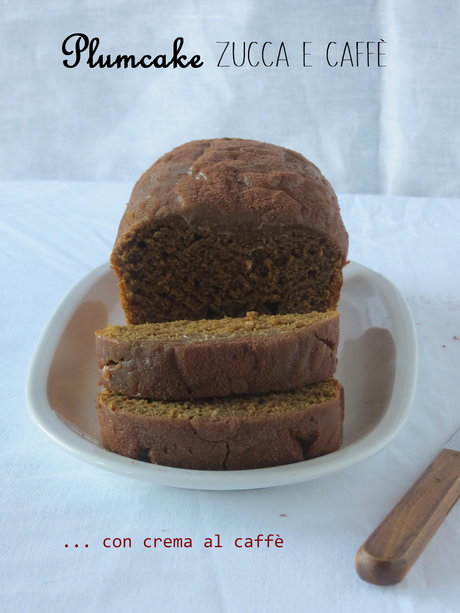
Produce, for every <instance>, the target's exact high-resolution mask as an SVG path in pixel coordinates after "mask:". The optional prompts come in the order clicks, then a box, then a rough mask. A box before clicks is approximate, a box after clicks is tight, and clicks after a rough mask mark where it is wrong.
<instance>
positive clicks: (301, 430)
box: [98, 380, 344, 470]
mask: <svg viewBox="0 0 460 613" xmlns="http://www.w3.org/2000/svg"><path fill="white" fill-rule="evenodd" d="M315 385H317V387H319V388H321V386H323V387H324V386H325V385H326V386H329V388H331V387H332V388H333V391H332V393H329V395H328V396H327V397H321V395H320V396H319V398H318V400H317V401H316V402H312V401H311V398H310V397H309V395H308V394H306V396H305V405H304V406H303V407H302V406H300V405H299V402H298V399H297V400H296V402H292V406H291V407H290V406H289V403H290V395H289V394H279V395H278V399H279V402H280V403H282V404H283V408H282V410H281V409H280V410H279V411H276V410H271V411H269V412H264V411H261V412H257V411H251V410H249V411H247V412H245V411H244V410H242V408H241V406H240V407H239V408H238V410H235V411H233V410H232V406H231V403H232V402H238V403H239V404H241V399H237V400H235V399H234V400H231V399H227V400H226V402H225V403H222V406H221V405H219V401H214V402H213V403H212V404H209V403H202V405H201V406H200V407H199V410H194V409H193V407H191V408H190V415H187V412H186V411H184V410H183V411H179V412H177V411H176V413H174V409H171V411H172V416H169V415H164V413H165V412H166V413H167V411H165V409H167V407H168V404H169V403H162V404H161V409H162V411H161V412H159V414H156V413H155V410H151V411H149V412H142V411H137V410H136V405H137V404H139V403H145V402H146V401H142V400H132V399H131V400H128V399H123V398H122V397H116V396H115V395H113V394H110V393H103V394H100V395H99V398H98V416H99V423H100V426H101V433H102V441H103V445H104V447H105V448H106V449H108V450H109V451H113V452H115V453H118V454H120V455H124V456H127V457H130V458H135V459H141V460H147V461H151V462H153V463H156V464H161V465H165V466H174V467H179V468H188V469H198V470H243V469H251V468H264V467H269V466H279V465H283V464H290V463H293V462H300V461H302V460H306V459H312V458H315V457H318V456H321V455H325V454H327V453H331V452H333V451H336V450H337V449H338V448H339V447H340V445H341V442H342V434H343V407H344V400H343V388H342V386H341V385H340V384H339V383H338V382H336V381H334V380H329V381H327V382H324V383H322V384H315ZM309 387H310V388H311V387H312V386H309ZM306 389H309V388H306ZM299 394H301V391H298V392H296V395H297V396H298V395H299ZM270 398H272V395H271V396H270ZM257 401H258V398H257V397H255V398H254V397H248V399H247V402H248V403H254V402H257ZM197 404H198V403H195V407H196V405H197Z"/></svg>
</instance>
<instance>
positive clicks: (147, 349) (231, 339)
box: [96, 312, 339, 400]
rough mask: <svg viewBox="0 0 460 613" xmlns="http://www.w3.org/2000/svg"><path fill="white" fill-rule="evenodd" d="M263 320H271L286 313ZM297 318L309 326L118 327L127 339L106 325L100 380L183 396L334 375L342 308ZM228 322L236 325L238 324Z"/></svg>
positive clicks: (142, 392)
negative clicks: (207, 330)
mask: <svg viewBox="0 0 460 613" xmlns="http://www.w3.org/2000/svg"><path fill="white" fill-rule="evenodd" d="M261 319H262V321H263V322H264V324H267V322H270V321H273V322H276V321H279V320H281V319H283V316H278V317H271V318H270V317H263V318H261ZM284 319H287V317H284ZM290 319H291V318H290ZM292 319H293V321H295V316H292ZM297 319H298V324H299V326H300V324H301V323H302V322H303V326H302V327H298V328H294V329H290V330H289V329H288V330H287V331H283V330H282V328H281V330H276V329H273V330H272V331H271V330H270V328H268V330H267V333H266V334H259V335H254V334H253V335H251V334H250V332H247V333H246V334H239V335H236V336H233V335H232V334H228V335H227V336H223V337H222V336H221V337H218V338H212V337H211V338H206V337H205V335H203V334H201V335H196V336H195V337H193V331H194V327H195V328H198V324H197V325H195V326H194V325H193V323H191V324H190V325H189V334H191V335H192V338H191V339H184V338H182V337H179V338H177V339H170V340H157V339H155V338H152V337H150V335H149V331H150V328H153V329H161V330H163V329H172V330H174V325H173V324H171V325H169V324H157V325H156V326H155V325H151V326H148V325H145V326H132V327H125V328H122V329H120V331H119V332H118V336H119V337H121V338H117V335H116V334H115V333H114V332H112V333H111V331H110V330H109V331H108V332H104V330H100V331H98V332H97V333H96V353H97V360H98V366H99V380H98V383H99V385H103V386H104V387H105V388H106V389H107V390H109V391H112V392H116V393H118V394H123V395H125V396H131V397H141V398H152V399H157V400H181V399H192V398H208V397H212V396H228V395H230V394H242V393H251V394H255V393H267V392H273V391H286V390H293V389H296V388H299V387H302V386H304V385H307V384H309V383H314V382H316V381H321V380H323V379H327V378H329V377H331V376H332V375H333V374H334V373H335V370H336V367H337V345H338V341H339V314H338V313H337V312H332V313H324V314H316V315H311V316H308V315H304V316H297ZM310 319H311V320H312V321H311V322H309V320H310ZM225 321H229V322H234V321H238V320H231V319H229V320H224V323H225ZM243 321H246V323H251V321H249V322H248V321H247V319H245V320H243ZM255 321H257V320H255ZM199 323H200V324H203V323H204V322H199ZM227 327H229V328H230V329H231V325H230V324H227ZM139 328H140V329H141V330H139ZM130 330H131V331H132V332H131V336H132V337H134V338H131V339H130V338H129V331H130ZM141 332H143V334H142V333H141ZM122 333H123V334H122Z"/></svg>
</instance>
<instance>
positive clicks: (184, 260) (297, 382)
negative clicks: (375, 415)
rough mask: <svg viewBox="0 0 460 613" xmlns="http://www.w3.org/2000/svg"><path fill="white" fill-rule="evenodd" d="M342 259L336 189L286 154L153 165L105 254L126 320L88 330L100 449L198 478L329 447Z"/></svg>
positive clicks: (174, 156) (251, 152)
mask: <svg viewBox="0 0 460 613" xmlns="http://www.w3.org/2000/svg"><path fill="white" fill-rule="evenodd" d="M347 251H348V234H347V232H346V230H345V227H344V225H343V222H342V218H341V215H340V209H339V206H338V203H337V198H336V196H335V193H334V191H333V189H332V187H331V186H330V184H329V183H328V182H327V180H326V179H325V178H324V177H323V176H322V174H321V172H320V171H319V170H318V169H317V168H316V166H314V165H313V164H312V163H311V162H309V161H308V160H306V159H305V158H304V157H303V156H301V155H300V154H298V153H295V152H293V151H290V150H287V149H284V148H282V147H277V146H275V145H270V144H267V143H260V142H256V141H249V140H242V139H227V138H224V139H213V140H202V141H195V142H191V143H187V144H185V145H182V146H181V147H177V148H176V149H174V150H173V151H171V152H170V153H168V154H166V155H164V156H163V157H162V158H160V159H159V160H158V161H157V162H155V164H153V166H152V167H151V168H150V169H149V170H147V171H146V172H145V173H144V174H143V175H142V177H141V178H140V179H139V181H138V182H137V183H136V185H135V187H134V190H133V193H132V195H131V199H130V201H129V203H128V205H127V208H126V212H125V214H124V216H123V218H122V220H121V223H120V227H119V231H118V235H117V238H116V241H115V245H114V249H113V252H112V256H111V265H112V268H113V269H114V270H115V272H116V274H117V276H118V280H119V289H120V300H121V304H122V307H123V309H124V311H125V314H126V320H127V322H128V326H109V327H108V328H107V329H106V330H104V331H98V332H97V348H98V349H97V352H98V362H99V368H100V372H99V383H100V384H101V385H103V386H104V387H105V388H106V391H105V392H104V393H102V394H100V396H99V400H98V415H99V421H100V425H101V432H102V438H103V444H104V446H105V447H106V449H109V450H111V451H114V452H116V453H119V454H122V455H126V456H128V457H131V458H138V459H143V460H147V461H151V462H155V463H158V464H164V465H168V466H176V467H181V468H195V469H207V470H222V469H227V470H230V469H233V470H235V469H245V468H262V467H267V466H274V465H279V464H287V463H291V462H297V461H301V460H304V459H310V458H314V457H317V456H319V455H324V454H325V453H331V452H332V451H335V450H336V449H338V448H339V446H340V444H341V441H342V432H343V409H344V401H343V389H342V386H341V385H340V384H339V383H338V382H337V381H335V380H334V379H332V378H331V376H332V375H333V374H334V372H335V368H336V363H337V356H336V351H337V343H338V333H339V328H338V325H339V324H338V322H339V316H338V314H337V313H336V312H335V309H336V308H337V304H338V301H339V298H340V291H341V287H342V282H343V278H342V269H343V267H344V265H345V264H346V260H347ZM283 318H284V319H283ZM167 322H170V323H169V324H168V323H167ZM255 322H256V323H255ZM147 324H148V325H147ZM168 326H169V327H168Z"/></svg>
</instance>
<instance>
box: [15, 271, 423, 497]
mask: <svg viewBox="0 0 460 613" xmlns="http://www.w3.org/2000/svg"><path fill="white" fill-rule="evenodd" d="M339 312H340V313H341V327H340V345H339V366H338V370H337V374H336V377H337V378H338V379H339V381H340V382H341V383H342V385H343V386H344V389H345V424H344V440H343V445H342V447H341V448H340V450H339V451H336V452H334V453H331V454H330V455H327V456H323V457H321V458H316V459H314V460H308V461H305V462H299V463H297V464H290V465H287V466H277V467H274V468H262V469H256V470H240V471H225V472H222V471H202V470H185V469H180V468H170V467H167V466H156V465H154V464H148V463H146V462H141V461H137V460H131V459H129V458H125V457H122V456H119V455H116V454H115V453H110V452H108V451H105V449H103V447H102V443H101V436H100V431H99V425H98V421H97V414H96V396H97V393H98V390H99V388H98V387H97V384H96V381H97V365H96V356H95V345H94V331H95V330H97V329H98V328H103V327H105V326H106V325H107V324H108V323H109V324H123V323H125V318H124V314H123V311H122V309H121V305H120V301H119V297H118V288H117V284H116V278H115V274H114V273H113V272H112V271H111V270H110V269H109V266H108V264H103V265H101V266H99V267H98V268H96V269H95V270H93V271H92V272H90V273H89V274H88V275H86V276H85V277H84V278H83V279H82V280H81V281H79V282H78V283H77V284H76V285H75V286H74V287H73V288H72V289H71V290H70V292H69V293H68V294H67V295H66V296H65V297H64V299H63V300H62V302H61V303H60V304H59V306H58V307H57V309H56V311H55V313H54V314H53V316H52V317H51V319H50V320H49V322H48V324H47V326H46V328H45V330H44V331H43V333H42V335H41V337H40V340H39V342H38V345H37V348H36V350H35V354H34V357H33V359H32V363H31V365H30V368H29V373H28V377H27V386H26V402H27V407H28V409H29V413H30V415H31V417H32V419H33V420H34V421H35V423H36V424H37V425H38V426H39V427H40V428H41V429H42V430H43V431H44V432H45V433H46V434H47V435H48V436H49V437H51V439H52V440H53V441H55V442H56V443H58V444H59V445H60V446H61V447H62V448H63V449H64V450H65V451H67V452H68V453H70V454H72V455H74V456H75V457H77V458H79V459H80V460H83V461H84V462H88V463H90V464H94V465H95V466H98V467H99V468H103V469H105V470H109V471H112V472H115V473H119V474H121V475H125V476H128V477H134V478H136V479H142V480H145V481H151V482H152V483H157V484H163V485H172V486H176V487H185V488H191V489H208V490H234V489H253V488H262V487H271V486H275V485H287V484H290V483H298V482H301V481H307V480H309V479H316V478H318V477H324V476H325V475H329V474H331V473H334V472H337V471H339V470H343V469H345V468H348V467H350V466H352V465H353V464H357V463H358V462H362V461H363V460H367V459H368V458H370V457H371V456H373V455H374V454H376V453H378V452H379V451H380V450H381V449H383V448H384V447H385V446H386V445H388V443H389V442H390V441H391V440H392V439H393V438H394V437H395V436H396V434H397V433H398V432H399V430H400V429H401V428H402V426H403V424H404V422H405V420H406V418H407V416H408V414H409V411H410V409H411V406H412V401H413V397H414V393H415V383H416V376H417V341H416V335H415V326H414V322H413V320H412V317H411V314H410V311H409V308H408V306H407V304H406V302H405V301H404V298H403V297H402V296H401V294H400V293H399V291H398V290H397V289H396V287H395V286H394V285H393V284H392V283H391V282H390V281H388V280H387V279H386V278H385V277H383V276H382V275H380V274H378V273H376V272H374V271H372V270H370V269H369V268H366V267H365V266H362V265H360V264H357V263H355V262H350V263H349V264H348V266H346V268H345V269H344V285H343V290H342V297H341V300H340V303H339Z"/></svg>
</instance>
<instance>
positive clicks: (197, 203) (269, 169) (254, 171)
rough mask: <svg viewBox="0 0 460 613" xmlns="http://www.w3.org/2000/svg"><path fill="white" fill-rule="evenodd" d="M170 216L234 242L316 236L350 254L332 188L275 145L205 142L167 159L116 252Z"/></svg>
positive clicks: (137, 199) (140, 198)
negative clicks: (260, 234) (295, 232)
mask: <svg viewBox="0 0 460 613" xmlns="http://www.w3.org/2000/svg"><path fill="white" fill-rule="evenodd" d="M171 216H174V217H176V216H179V217H182V218H183V219H184V220H185V221H186V222H187V223H188V224H189V225H190V226H192V227H195V228H197V229H202V230H203V229H204V230H207V231H211V232H219V233H228V234H233V233H240V232H243V233H246V232H247V233H252V232H257V231H261V230H266V231H267V232H283V230H284V229H286V228H289V229H295V228H303V229H311V230H313V231H315V232H318V233H320V234H324V235H326V236H327V237H328V238H330V239H331V240H332V241H333V242H335V243H336V244H337V245H338V246H339V248H340V249H341V251H342V252H343V254H344V256H345V257H346V255H347V252H348V234H347V232H346V230H345V227H344V225H343V222H342V218H341V215H340V209H339V205H338V202H337V197H336V195H335V193H334V190H333V189H332V187H331V185H330V184H329V182H328V181H327V180H326V179H325V178H324V177H323V175H322V174H321V172H320V171H319V170H318V168H317V167H316V166H314V164H312V163H311V162H309V161H308V160H307V159H305V158H304V157H303V156H302V155H300V154H299V153H296V152H294V151H291V150H289V149H284V148H283V147H278V146H276V145H271V144H268V143H261V142H257V141H252V140H242V139H237V138H235V139H229V138H222V139H211V140H199V141H193V142H190V143H186V144H184V145H182V146H180V147H177V148H176V149H173V150H172V151H171V152H170V153H167V154H166V155H164V156H163V157H162V158H160V159H159V160H158V161H157V162H155V164H153V166H151V167H150V168H149V169H148V170H147V171H146V172H145V173H144V174H143V175H142V176H141V178H140V179H139V181H138V182H137V183H136V185H135V187H134V189H133V192H132V195H131V198H130V201H129V203H128V206H127V209H126V212H125V214H124V216H123V218H122V220H121V223H120V227H119V231H118V235H117V240H116V242H115V246H117V245H118V244H119V243H120V242H121V241H122V240H123V238H124V237H126V238H129V235H130V234H131V231H134V230H135V229H136V228H137V227H139V225H141V224H144V223H146V222H147V223H148V222H151V221H154V222H158V223H160V222H161V220H162V219H166V218H169V217H171Z"/></svg>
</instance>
